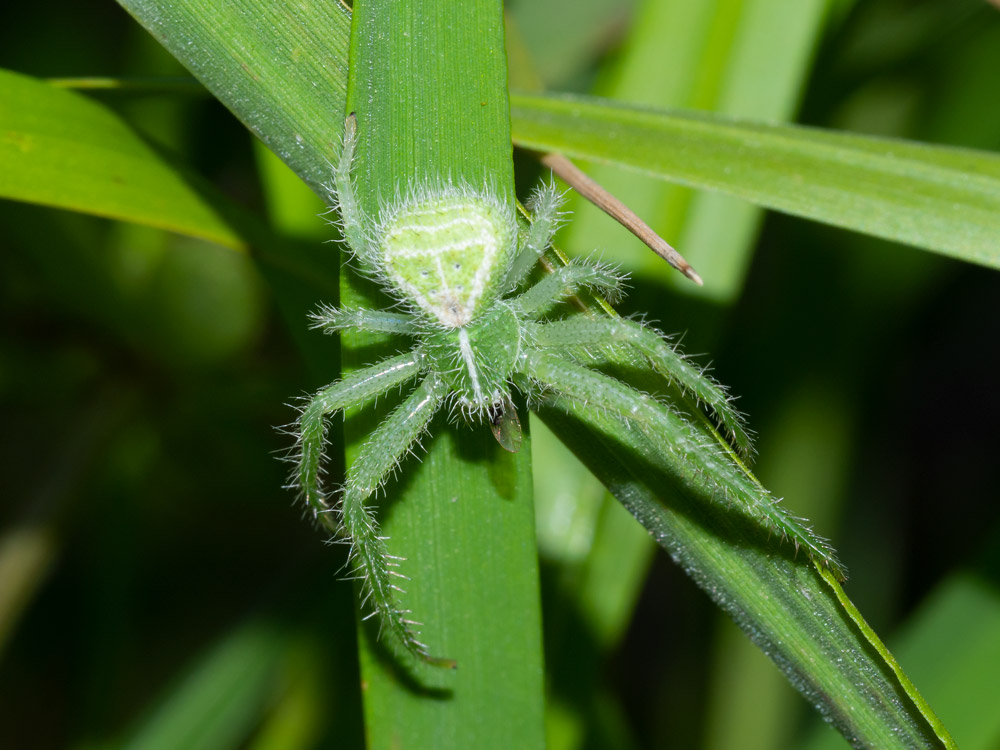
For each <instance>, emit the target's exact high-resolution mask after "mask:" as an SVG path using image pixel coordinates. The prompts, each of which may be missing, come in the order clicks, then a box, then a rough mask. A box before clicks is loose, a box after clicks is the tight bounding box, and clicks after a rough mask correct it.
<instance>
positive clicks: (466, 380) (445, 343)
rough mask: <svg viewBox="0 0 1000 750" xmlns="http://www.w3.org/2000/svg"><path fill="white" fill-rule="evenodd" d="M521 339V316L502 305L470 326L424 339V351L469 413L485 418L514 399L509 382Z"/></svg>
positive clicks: (431, 364) (433, 334)
mask: <svg viewBox="0 0 1000 750" xmlns="http://www.w3.org/2000/svg"><path fill="white" fill-rule="evenodd" d="M521 335H522V332H521V326H520V323H519V322H518V319H517V316H516V315H515V314H514V313H513V312H512V311H511V309H510V308H509V307H508V306H507V305H505V304H502V303H501V304H497V305H496V306H494V308H493V309H491V310H489V311H487V312H486V313H484V314H483V316H482V317H481V318H480V319H479V320H476V321H475V322H473V323H472V324H470V325H468V326H465V327H462V328H456V329H452V330H445V331H437V332H435V333H432V334H431V335H429V336H427V337H425V338H424V340H423V346H422V347H421V350H422V352H423V355H424V357H425V358H426V359H427V361H428V364H429V365H430V367H429V369H432V370H434V371H436V372H439V373H441V374H442V377H443V378H444V381H445V383H447V384H448V387H449V388H450V389H451V390H452V392H453V393H454V394H455V398H456V399H457V403H458V404H459V406H461V408H462V409H463V411H465V412H466V415H467V416H475V417H480V418H482V417H484V416H485V415H486V413H487V411H488V410H489V408H490V407H491V406H493V405H495V404H502V403H506V402H508V401H509V400H510V389H509V387H508V385H507V383H508V380H509V379H510V376H511V374H512V373H513V372H514V369H515V366H516V365H517V358H518V356H519V355H520V352H521Z"/></svg>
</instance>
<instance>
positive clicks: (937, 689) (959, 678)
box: [802, 571, 1000, 750]
mask: <svg viewBox="0 0 1000 750" xmlns="http://www.w3.org/2000/svg"><path fill="white" fill-rule="evenodd" d="M983 572H985V571H983ZM998 632H1000V592H998V590H997V586H996V584H995V582H992V581H990V580H989V578H988V577H986V576H983V575H982V574H981V573H974V572H971V571H968V572H959V573H956V574H954V575H952V576H951V577H949V578H948V579H946V580H945V581H943V582H942V583H941V584H940V585H939V586H938V587H937V588H936V589H935V590H934V591H933V592H932V593H931V595H930V596H929V597H928V598H927V600H926V601H925V602H924V603H923V604H922V605H921V606H920V608H919V609H918V610H917V612H916V613H915V615H914V616H913V618H911V620H910V621H909V622H907V623H906V624H905V625H904V627H903V630H902V632H900V633H899V634H898V635H897V636H894V637H893V638H892V639H891V640H892V642H893V644H894V646H893V650H894V651H895V652H896V653H897V654H899V656H900V658H901V659H902V660H903V661H905V662H906V664H907V665H909V671H910V672H911V673H912V674H913V675H914V677H915V678H919V680H920V683H921V684H922V685H924V686H925V688H924V689H925V691H926V692H927V695H928V697H929V698H930V699H931V700H933V702H934V706H935V707H936V709H937V711H938V712H939V713H940V714H941V716H942V717H943V719H944V720H946V721H947V722H948V727H949V728H950V730H951V731H952V732H953V733H954V735H955V738H956V742H960V743H961V745H960V746H961V747H962V748H963V750H989V748H995V747H997V743H998V742H1000V716H998V714H997V712H996V711H995V710H994V706H995V704H996V675H997V671H998V670H1000V639H998V638H997V633H998ZM802 747H803V748H807V750H827V749H828V750H836V748H842V747H844V744H843V742H842V741H840V740H838V739H837V738H835V737H831V736H830V733H829V732H827V731H824V730H823V728H821V727H816V728H815V729H814V731H813V732H812V733H811V734H810V736H809V741H808V742H806V743H804V744H803V745H802Z"/></svg>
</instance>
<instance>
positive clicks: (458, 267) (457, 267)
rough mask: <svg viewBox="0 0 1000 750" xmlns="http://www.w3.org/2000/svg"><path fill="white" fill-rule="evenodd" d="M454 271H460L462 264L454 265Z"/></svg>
mask: <svg viewBox="0 0 1000 750" xmlns="http://www.w3.org/2000/svg"><path fill="white" fill-rule="evenodd" d="M455 270H456V271H461V270H462V264H461V263H456V264H455Z"/></svg>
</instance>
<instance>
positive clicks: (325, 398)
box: [292, 352, 422, 518]
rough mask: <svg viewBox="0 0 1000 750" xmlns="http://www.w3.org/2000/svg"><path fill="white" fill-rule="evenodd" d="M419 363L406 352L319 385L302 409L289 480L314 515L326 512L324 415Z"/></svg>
mask: <svg viewBox="0 0 1000 750" xmlns="http://www.w3.org/2000/svg"><path fill="white" fill-rule="evenodd" d="M421 363H422V357H421V355H420V354H419V353H417V352H409V353H408V354H401V355H399V356H397V357H390V358H389V359H386V360H384V361H382V362H380V363H378V364H376V365H372V366H371V367H365V368H363V369H361V370H357V371H355V372H352V373H351V374H349V375H347V376H345V377H344V378H343V379H342V380H338V381H337V382H336V383H333V384H331V385H328V386H327V387H326V388H322V389H321V390H320V391H319V392H318V393H317V394H316V395H315V396H313V398H312V400H310V401H309V403H308V404H307V405H306V407H305V409H303V410H302V414H301V415H300V416H299V421H298V429H297V430H296V434H297V436H298V440H297V456H296V465H295V470H294V474H293V477H292V483H293V485H294V486H296V487H298V489H299V491H300V492H301V493H302V497H303V499H304V500H305V502H306V505H307V506H308V507H309V508H310V509H311V510H312V511H313V513H314V514H315V515H316V516H317V517H320V518H322V515H321V514H325V513H328V512H329V511H330V505H329V503H328V502H327V499H326V494H325V493H324V491H323V486H322V474H323V448H324V444H325V442H326V417H327V415H329V414H332V413H334V412H337V411H340V410H341V409H345V408H347V407H348V406H350V405H352V404H361V403H364V402H366V401H369V400H370V399H372V398H375V397H376V396H379V395H381V394H383V393H385V392H387V391H389V390H390V389H392V388H394V387H397V386H400V385H402V384H404V383H406V382H407V381H409V380H412V379H413V378H415V377H416V376H417V375H418V374H419V373H420V367H421Z"/></svg>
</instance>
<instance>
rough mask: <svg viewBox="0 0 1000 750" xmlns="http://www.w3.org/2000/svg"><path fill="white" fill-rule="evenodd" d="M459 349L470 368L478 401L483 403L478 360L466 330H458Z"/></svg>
mask: <svg viewBox="0 0 1000 750" xmlns="http://www.w3.org/2000/svg"><path fill="white" fill-rule="evenodd" d="M458 347H459V349H461V350H462V359H464V360H465V366H466V367H468V368H469V377H471V378H472V390H473V392H474V393H475V394H476V401H478V402H479V403H482V402H483V390H482V388H481V387H480V386H479V373H478V372H476V360H475V359H473V357H472V347H471V346H470V345H469V332H468V331H466V330H465V329H464V328H459V329H458Z"/></svg>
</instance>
